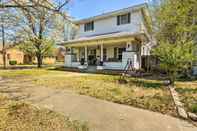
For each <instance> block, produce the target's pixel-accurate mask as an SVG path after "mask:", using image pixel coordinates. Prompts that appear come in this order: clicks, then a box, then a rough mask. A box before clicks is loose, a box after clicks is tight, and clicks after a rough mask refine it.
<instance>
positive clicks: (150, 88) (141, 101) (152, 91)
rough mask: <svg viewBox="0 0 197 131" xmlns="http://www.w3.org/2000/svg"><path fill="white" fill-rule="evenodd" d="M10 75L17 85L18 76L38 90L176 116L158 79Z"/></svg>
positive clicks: (49, 73) (30, 72)
mask: <svg viewBox="0 0 197 131" xmlns="http://www.w3.org/2000/svg"><path fill="white" fill-rule="evenodd" d="M13 74H14V75H13ZM13 74H12V75H11V76H9V75H8V74H6V76H8V77H10V78H13V76H15V77H16V79H17V82H20V77H18V76H23V77H21V78H22V80H24V79H27V78H31V84H34V85H35V86H38V87H39V86H45V87H48V88H59V89H69V90H72V91H74V92H76V93H78V94H81V95H88V96H92V97H95V98H98V99H103V100H107V101H111V102H115V103H119V104H125V105H130V106H135V107H139V108H143V109H148V110H152V111H156V112H161V113H164V114H170V115H176V113H175V110H174V104H173V101H172V98H171V95H170V92H169V91H168V89H167V88H166V87H164V86H163V84H162V82H161V81H158V80H146V79H135V78H128V79H127V81H128V83H127V84H120V83H119V82H118V79H119V76H113V75H100V74H80V75H79V74H78V73H71V72H61V71H49V70H44V69H43V70H36V69H33V70H25V71H23V70H22V71H13ZM0 75H1V73H0ZM3 75H4V73H3ZM27 76H30V77H27Z"/></svg>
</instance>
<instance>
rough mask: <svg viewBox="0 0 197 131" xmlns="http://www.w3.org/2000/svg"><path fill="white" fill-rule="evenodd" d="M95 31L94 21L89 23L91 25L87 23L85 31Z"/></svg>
mask: <svg viewBox="0 0 197 131" xmlns="http://www.w3.org/2000/svg"><path fill="white" fill-rule="evenodd" d="M92 30H94V21H92V22H89V23H86V24H85V25H84V31H85V32H87V31H92Z"/></svg>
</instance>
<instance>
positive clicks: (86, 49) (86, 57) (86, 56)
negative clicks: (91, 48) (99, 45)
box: [85, 46, 88, 62]
mask: <svg viewBox="0 0 197 131" xmlns="http://www.w3.org/2000/svg"><path fill="white" fill-rule="evenodd" d="M85 62H88V47H87V46H85Z"/></svg>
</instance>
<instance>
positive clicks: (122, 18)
mask: <svg viewBox="0 0 197 131" xmlns="http://www.w3.org/2000/svg"><path fill="white" fill-rule="evenodd" d="M130 22H131V14H130V13H127V14H124V15H119V16H117V25H124V24H129V23H130Z"/></svg>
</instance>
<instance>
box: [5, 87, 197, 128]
mask: <svg viewBox="0 0 197 131" xmlns="http://www.w3.org/2000/svg"><path fill="white" fill-rule="evenodd" d="M12 87H13V89H14V88H15V90H17V89H18V90H20V91H18V92H15V93H16V94H12V95H11V96H14V95H17V93H18V95H19V94H20V95H22V96H23V97H22V98H23V99H22V100H24V101H29V102H32V103H34V104H36V105H39V106H43V107H45V108H50V109H52V110H54V111H57V112H61V113H64V114H65V115H66V116H71V118H73V119H77V120H81V121H87V122H88V124H89V127H90V131H197V128H195V127H193V126H192V125H191V124H189V123H187V122H185V121H182V120H179V119H176V118H173V117H170V116H166V115H162V114H160V113H156V112H151V111H147V110H142V109H138V108H134V107H131V106H125V105H119V104H115V103H111V102H107V101H103V100H99V99H95V98H92V97H88V96H81V95H77V94H75V93H73V92H69V91H66V90H57V89H50V88H44V87H39V88H38V87H31V86H29V88H28V87H20V86H18V87H17V86H16V85H15V86H14V85H12ZM9 88H11V87H9ZM13 93H14V92H13ZM24 96H26V97H24ZM19 98H20V97H19Z"/></svg>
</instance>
